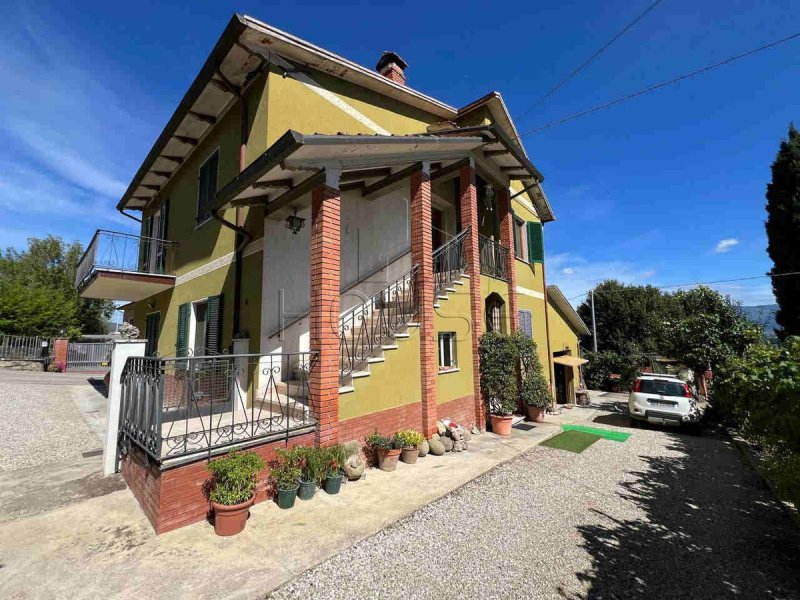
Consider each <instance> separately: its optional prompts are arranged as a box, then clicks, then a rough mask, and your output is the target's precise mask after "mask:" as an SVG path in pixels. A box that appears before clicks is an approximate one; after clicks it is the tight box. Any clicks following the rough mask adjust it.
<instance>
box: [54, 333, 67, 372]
mask: <svg viewBox="0 0 800 600" xmlns="http://www.w3.org/2000/svg"><path fill="white" fill-rule="evenodd" d="M68 346H69V340H68V339H65V338H57V339H55V340H53V354H52V357H53V359H52V360H51V361H50V364H53V365H58V366H60V367H61V369H62V370H64V371H66V370H67V347H68Z"/></svg>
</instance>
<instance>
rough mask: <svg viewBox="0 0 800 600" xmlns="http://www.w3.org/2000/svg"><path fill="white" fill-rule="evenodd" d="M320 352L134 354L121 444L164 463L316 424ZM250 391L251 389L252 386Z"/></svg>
mask: <svg viewBox="0 0 800 600" xmlns="http://www.w3.org/2000/svg"><path fill="white" fill-rule="evenodd" d="M315 356H316V355H315V354H313V353H310V352H299V353H292V354H230V355H218V356H194V357H183V358H159V357H133V358H129V359H128V361H127V362H126V363H125V367H124V368H123V372H122V377H121V383H122V400H121V406H120V421H119V431H120V442H121V443H123V444H124V443H125V442H129V443H132V444H135V445H137V446H139V447H140V448H141V449H142V450H144V451H145V452H146V453H147V454H148V455H149V456H150V457H152V458H153V459H154V460H156V461H157V462H161V461H163V460H167V459H173V458H178V457H185V456H190V455H197V454H202V453H207V454H208V455H209V456H210V455H211V453H212V452H213V451H215V450H219V449H224V448H226V447H230V446H235V445H241V444H246V443H248V442H250V441H253V440H258V439H261V438H269V437H279V436H282V435H285V436H286V437H287V438H288V436H289V434H290V433H291V432H293V431H297V430H299V429H303V428H308V427H310V426H313V425H314V424H315V423H316V421H315V420H314V417H313V415H312V414H311V411H310V410H309V406H308V374H309V373H310V372H311V371H312V369H314V368H315V363H316V360H315ZM248 390H250V391H249V392H248Z"/></svg>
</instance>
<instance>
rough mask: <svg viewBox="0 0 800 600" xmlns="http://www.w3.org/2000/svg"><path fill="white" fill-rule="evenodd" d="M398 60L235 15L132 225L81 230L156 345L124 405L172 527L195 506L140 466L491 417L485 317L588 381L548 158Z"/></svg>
mask: <svg viewBox="0 0 800 600" xmlns="http://www.w3.org/2000/svg"><path fill="white" fill-rule="evenodd" d="M406 69H407V65H406V63H405V62H404V61H403V59H402V58H400V57H399V56H398V55H397V54H394V53H392V52H385V53H384V54H383V55H382V56H381V57H380V60H379V61H378V63H377V67H376V69H375V70H372V69H368V68H365V67H363V66H361V65H358V64H355V63H353V62H351V61H348V60H347V59H345V58H342V57H340V56H337V55H335V54H333V53H331V52H329V51H327V50H325V49H323V48H320V47H318V46H315V45H313V44H311V43H309V42H307V41H304V40H302V39H299V38H296V37H294V36H292V35H290V34H288V33H285V32H283V31H280V30H278V29H276V28H274V27H271V26H269V25H267V24H265V23H263V22H261V21H258V20H256V19H253V18H250V17H246V16H239V15H235V16H234V17H233V18H232V19H231V21H230V22H229V23H228V26H227V27H226V28H225V31H224V32H223V34H222V36H221V37H220V39H219V41H218V42H217V44H216V45H215V46H214V49H213V50H212V52H211V54H210V56H209V57H208V59H207V61H206V63H205V64H204V65H203V67H202V69H201V70H200V73H199V74H198V75H197V77H196V78H195V80H194V82H193V83H192V84H191V86H190V87H189V90H188V91H187V92H186V94H185V96H184V97H183V99H182V100H181V102H180V104H179V105H178V107H177V108H176V110H175V112H174V114H173V115H172V117H171V118H170V120H169V122H168V123H167V124H166V126H165V127H164V130H163V131H162V133H161V135H160V136H159V137H158V139H157V140H156V142H155V144H154V145H153V147H152V149H151V150H150V152H149V153H148V155H147V156H146V158H145V159H144V162H143V163H142V166H141V167H140V168H139V170H138V171H137V173H136V174H135V176H134V177H133V180H132V181H131V183H130V185H129V187H128V189H127V191H126V192H125V194H124V196H123V197H122V198H121V199H120V201H119V204H118V207H117V208H118V209H119V210H120V211H121V212H123V214H126V215H128V216H131V217H132V218H135V219H137V220H141V235H139V236H133V235H126V234H119V233H113V232H107V231H99V232H98V233H97V235H96V236H95V238H94V239H93V240H92V242H91V244H90V246H89V247H88V249H87V252H86V255H85V257H84V259H83V261H82V263H81V265H80V269H79V274H78V286H79V288H80V290H81V293H82V295H83V296H85V297H92V298H106V299H113V300H118V301H125V302H127V304H126V305H125V307H124V312H125V319H126V320H128V321H131V322H132V323H134V324H135V325H137V326H138V327H139V329H140V330H141V333H142V336H143V337H146V339H147V348H146V354H147V355H148V357H149V358H146V359H141V360H138V361H132V362H130V365H129V367H130V368H126V369H127V370H126V374H125V375H124V376H123V378H124V379H125V381H126V385H127V386H128V387H127V388H126V390H127V391H125V392H124V394H125V400H124V402H123V414H122V415H121V421H120V422H121V429H122V431H123V433H125V434H126V435H128V438H129V439H130V441H131V445H130V446H129V447H127V448H126V452H127V455H126V459H125V462H124V465H123V472H124V473H125V475H126V478H127V479H128V481H129V484H131V488H132V489H134V492H135V493H137V496H139V497H140V502H142V504H143V506H144V507H145V510H146V512H147V513H148V516H150V518H151V520H152V521H153V524H154V526H155V527H156V529H157V530H159V531H164V530H167V529H170V528H173V527H176V526H179V525H181V524H183V523H186V522H190V521H191V520H196V519H197V518H202V515H203V506H202V502H201V501H200V500H198V499H197V497H196V494H195V496H193V497H192V498H193V499H191V500H187V499H186V498H183V499H181V498H168V497H167V496H168V494H167V493H166V491H165V490H166V488H164V489H160V491H159V495H158V497H159V500H158V502H156V504H155V505H148V504H147V501H146V500H143V498H145V497H147V495H148V494H147V493H146V492H145V491H144V487H143V486H145V485H152V484H145V483H144V482H145V480H148V481H152V480H154V479H158V478H159V477H160V478H161V479H162V480H163V479H164V478H165V477H166V475H164V473H170V474H171V475H170V476H177V475H174V473H175V472H178V471H180V469H191V468H193V467H192V460H195V461H196V460H198V459H204V458H207V456H210V455H211V454H212V453H213V452H217V451H221V450H223V449H225V448H228V447H232V446H234V445H241V444H246V443H250V444H252V443H255V442H259V443H263V444H267V443H273V442H275V440H280V442H281V443H287V442H288V441H289V440H290V439H294V438H295V437H297V438H300V437H303V436H304V437H303V439H313V440H314V441H315V442H316V443H323V444H324V443H329V442H331V441H335V440H341V441H346V440H349V439H359V440H363V438H364V436H365V435H366V434H368V433H371V432H372V431H374V430H375V429H376V428H377V429H379V430H381V431H383V432H385V433H391V432H393V431H396V430H398V429H401V428H406V427H413V428H415V429H419V430H421V431H423V432H424V433H425V434H426V435H429V434H431V433H432V432H433V431H435V427H436V420H437V419H438V418H442V417H450V418H452V419H455V420H456V421H458V422H460V423H464V424H466V425H470V426H471V425H473V424H476V425H478V426H479V427H480V428H483V427H484V425H485V422H486V421H485V413H484V407H483V404H482V402H481V398H480V392H479V390H480V387H479V376H478V372H479V365H478V352H477V348H478V341H479V338H480V336H481V334H482V333H483V332H485V331H490V330H501V331H512V330H516V329H522V330H523V331H524V332H526V333H527V334H528V335H530V336H532V337H533V338H534V339H535V341H536V343H537V345H538V349H539V353H540V358H541V361H542V364H543V365H545V368H546V370H547V372H548V373H549V377H550V380H551V382H552V384H553V390H554V394H555V395H556V396H557V399H558V401H559V402H568V401H571V399H572V397H573V396H574V390H575V387H576V382H577V380H578V371H577V365H578V364H579V363H580V358H579V352H578V338H577V336H578V335H579V334H580V335H583V334H587V333H588V330H586V326H585V325H584V324H583V323H582V322H581V320H580V318H579V317H578V315H577V314H576V313H575V311H574V310H573V309H572V307H571V306H570V304H569V303H568V302H567V301H566V299H564V297H563V295H562V294H561V293H560V291H559V290H558V289H557V288H555V287H554V286H547V285H546V281H545V275H546V274H545V253H544V225H545V224H547V223H550V222H552V221H554V219H555V217H554V214H553V210H552V208H551V206H550V203H549V202H548V199H547V197H546V196H545V193H544V190H543V188H542V182H543V179H544V177H543V175H542V174H541V173H540V172H539V171H538V170H537V169H536V167H535V166H534V165H533V163H532V162H531V160H530V159H529V157H528V155H527V154H526V151H525V148H524V146H523V144H522V142H521V140H520V139H519V136H518V132H517V130H516V128H515V126H514V123H513V121H512V119H511V116H510V114H509V112H508V110H507V108H506V106H505V104H504V102H503V99H502V97H501V96H500V94H498V93H496V92H492V93H490V94H487V95H485V96H483V97H481V98H479V99H477V100H475V101H473V102H470V103H469V104H467V105H465V106H464V107H463V108H455V107H452V106H449V105H447V104H445V103H443V102H441V101H439V100H436V99H434V98H431V97H429V96H426V95H425V94H422V93H420V92H419V91H416V90H414V89H413V88H412V87H410V86H409V85H407V84H406ZM139 455H142V456H145V457H147V460H139V461H138V462H136V461H137V460H138V459H137V458H136V457H137V456H139ZM137 465H138V466H137ZM175 465H180V467H176V466H175ZM173 467H174V468H173ZM148 473H149V475H150V479H148V478H147V475H148ZM154 473H155V475H154ZM137 490H138V491H137ZM187 502H194V503H195V504H196V505H197V510H195V511H194V512H192V511H190V510H187V509H186V503H187ZM198 515H200V516H199V517H198Z"/></svg>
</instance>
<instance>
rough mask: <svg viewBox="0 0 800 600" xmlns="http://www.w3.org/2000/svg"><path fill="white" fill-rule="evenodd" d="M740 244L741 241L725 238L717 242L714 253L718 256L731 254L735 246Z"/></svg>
mask: <svg viewBox="0 0 800 600" xmlns="http://www.w3.org/2000/svg"><path fill="white" fill-rule="evenodd" d="M738 243H739V240H737V239H736V238H725V239H724V240H720V241H719V242H717V245H716V247H715V248H714V252H715V253H716V254H723V253H725V252H730V251H731V250H732V249H733V247H734V246H736V245H737V244H738Z"/></svg>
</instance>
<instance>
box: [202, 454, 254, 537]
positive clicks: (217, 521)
mask: <svg viewBox="0 0 800 600" xmlns="http://www.w3.org/2000/svg"><path fill="white" fill-rule="evenodd" d="M265 466H266V464H265V463H264V459H263V458H261V457H260V456H259V455H258V454H256V453H254V452H236V451H233V452H230V453H229V454H227V455H225V456H223V457H222V458H218V459H216V460H212V461H211V462H210V463H208V466H207V468H208V470H209V471H211V476H212V477H211V480H210V482H209V485H208V490H209V494H208V497H209V500H211V506H212V508H213V509H214V531H215V532H216V534H217V535H225V536H227V535H236V534H237V533H239V532H241V531H242V530H243V529H244V528H245V525H247V517H248V516H249V514H250V507H251V506H252V505H253V502H254V500H255V496H256V494H255V492H256V484H257V476H258V473H259V472H260V471H262V470H263V469H264V467H265Z"/></svg>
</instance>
